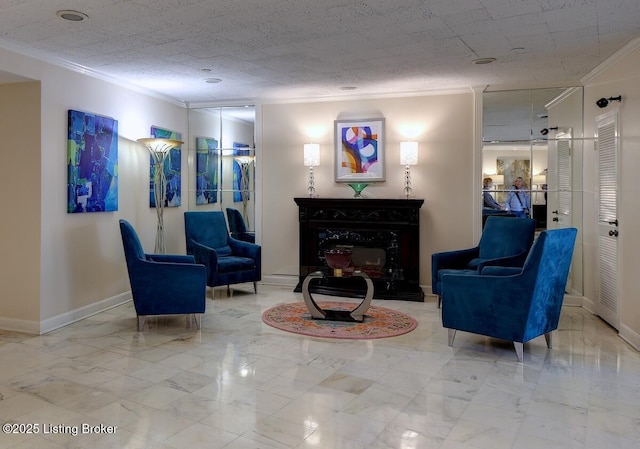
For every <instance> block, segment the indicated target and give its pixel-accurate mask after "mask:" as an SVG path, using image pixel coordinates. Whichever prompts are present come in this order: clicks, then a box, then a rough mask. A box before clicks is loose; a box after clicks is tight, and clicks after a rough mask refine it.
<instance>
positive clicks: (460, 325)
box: [442, 219, 577, 362]
mask: <svg viewBox="0 0 640 449" xmlns="http://www.w3.org/2000/svg"><path fill="white" fill-rule="evenodd" d="M512 220H515V219H512ZM576 234H577V230H576V229H575V228H567V229H556V230H550V231H543V232H542V233H540V236H539V237H538V238H537V239H536V241H535V242H534V244H533V246H532V247H531V250H530V252H529V254H528V256H527V259H526V261H525V263H524V266H523V267H522V268H517V267H499V266H487V267H484V268H483V269H482V271H481V273H479V274H475V275H468V274H466V275H464V274H463V275H460V274H453V273H448V274H445V275H444V276H443V277H442V325H443V326H444V327H445V328H447V329H449V345H450V346H453V340H454V338H455V333H456V330H461V331H465V332H471V333H474V334H480V335H485V336H488V337H493V338H500V339H504V340H508V341H512V342H513V344H514V347H515V350H516V355H517V357H518V361H520V362H522V358H523V344H524V343H526V342H527V341H529V340H532V339H534V338H536V337H539V336H540V335H544V336H545V339H546V341H547V346H548V347H549V348H551V332H552V331H554V330H556V329H557V328H558V321H559V319H560V311H561V308H562V302H563V300H564V294H565V287H566V284H567V278H568V276H569V268H570V266H571V258H572V256H573V247H574V244H575V240H576Z"/></svg>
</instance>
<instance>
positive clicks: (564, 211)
mask: <svg viewBox="0 0 640 449" xmlns="http://www.w3.org/2000/svg"><path fill="white" fill-rule="evenodd" d="M554 143H555V146H556V148H555V154H556V169H555V175H556V176H555V179H554V184H555V190H556V191H557V194H556V196H555V201H554V202H553V204H552V206H553V207H552V209H551V211H550V213H549V214H548V215H549V216H550V218H551V222H550V223H551V224H550V225H549V226H548V227H549V228H551V229H558V228H569V227H571V224H572V223H571V211H572V210H573V209H572V207H571V200H572V197H573V177H572V172H573V163H572V159H571V155H572V154H571V153H572V151H571V150H572V148H571V144H572V140H571V129H570V128H568V129H559V130H558V132H557V133H556V139H555V141H554Z"/></svg>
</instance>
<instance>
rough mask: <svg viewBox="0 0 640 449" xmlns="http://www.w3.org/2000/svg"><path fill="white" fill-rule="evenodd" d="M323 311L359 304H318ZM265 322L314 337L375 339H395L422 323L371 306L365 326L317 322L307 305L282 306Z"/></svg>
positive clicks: (269, 313)
mask: <svg viewBox="0 0 640 449" xmlns="http://www.w3.org/2000/svg"><path fill="white" fill-rule="evenodd" d="M318 305H319V306H320V307H321V308H322V309H334V310H352V309H354V308H355V307H356V305H357V304H354V303H347V302H323V301H318ZM262 321H264V322H265V323H266V324H268V325H269V326H272V327H275V328H276V329H280V330H283V331H287V332H293V333H294V334H301V335H308V336H311V337H324V338H346V339H362V340H365V339H373V338H385V337H395V336H398V335H402V334H406V333H408V332H411V331H412V330H414V329H415V328H416V326H418V322H417V321H416V320H415V319H413V318H411V317H410V316H409V315H407V314H405V313H402V312H398V311H396V310H391V309H387V308H386V307H378V306H371V307H369V310H367V313H366V314H365V316H364V321H363V322H362V323H349V322H344V321H328V320H314V319H312V318H311V315H310V314H309V310H307V307H306V306H305V305H304V302H294V303H290V304H280V305H277V306H275V307H272V308H270V309H268V310H266V311H265V312H264V313H263V314H262Z"/></svg>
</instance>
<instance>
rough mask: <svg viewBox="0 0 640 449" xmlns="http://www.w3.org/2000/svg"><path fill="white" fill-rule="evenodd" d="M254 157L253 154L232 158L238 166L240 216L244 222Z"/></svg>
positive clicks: (246, 219)
mask: <svg viewBox="0 0 640 449" xmlns="http://www.w3.org/2000/svg"><path fill="white" fill-rule="evenodd" d="M255 158H256V157H255V156H236V157H234V158H233V160H234V161H236V162H237V163H238V165H239V166H240V196H241V197H242V216H243V217H244V221H245V223H247V222H248V221H249V218H248V217H247V202H248V200H249V188H250V187H251V186H250V179H251V178H250V169H251V164H253V162H254V160H255Z"/></svg>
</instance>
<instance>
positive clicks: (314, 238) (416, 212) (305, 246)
mask: <svg viewBox="0 0 640 449" xmlns="http://www.w3.org/2000/svg"><path fill="white" fill-rule="evenodd" d="M294 201H295V202H296V204H297V205H298V208H299V222H300V240H299V245H300V246H299V250H300V279H299V283H298V286H297V287H296V290H295V291H300V290H301V285H302V282H303V281H304V278H305V277H306V276H307V275H308V274H310V273H311V272H313V271H315V270H316V269H317V268H318V267H322V266H326V262H325V260H324V254H323V248H324V247H325V246H323V245H324V244H325V243H326V240H325V241H324V242H323V241H322V240H323V238H324V237H326V236H327V235H331V236H332V238H342V236H344V239H346V240H348V241H347V242H343V243H348V244H351V245H355V246H368V245H373V246H376V245H377V246H378V247H380V248H382V249H384V250H385V251H387V260H386V263H385V269H393V270H394V272H399V273H402V277H401V279H400V280H394V281H393V282H389V281H388V280H387V279H378V280H376V279H373V281H374V285H375V295H374V298H376V299H401V300H409V301H424V293H423V291H422V289H421V288H420V282H419V278H420V254H419V247H420V207H422V204H423V203H424V200H422V199H372V198H294ZM315 292H317V293H325V294H335V295H340V296H356V297H357V296H360V294H361V288H359V287H358V285H356V284H353V283H350V282H349V280H347V279H341V280H338V281H333V283H332V282H331V281H327V282H325V283H323V284H322V285H319V286H317V287H315Z"/></svg>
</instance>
